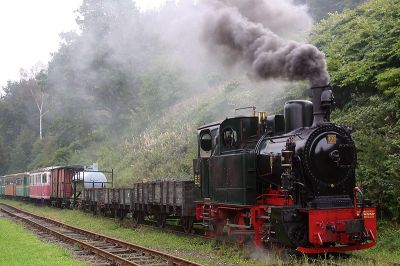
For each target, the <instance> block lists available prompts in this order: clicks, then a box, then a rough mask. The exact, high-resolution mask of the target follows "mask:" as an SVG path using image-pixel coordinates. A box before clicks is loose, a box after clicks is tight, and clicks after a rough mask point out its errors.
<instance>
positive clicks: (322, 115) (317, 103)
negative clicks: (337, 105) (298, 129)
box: [310, 85, 334, 126]
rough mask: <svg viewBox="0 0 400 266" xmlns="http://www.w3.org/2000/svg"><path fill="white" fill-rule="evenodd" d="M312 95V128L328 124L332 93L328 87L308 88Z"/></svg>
mask: <svg viewBox="0 0 400 266" xmlns="http://www.w3.org/2000/svg"><path fill="white" fill-rule="evenodd" d="M310 90H311V93H312V100H311V101H312V103H313V105H314V113H313V115H314V122H313V126H316V125H318V124H321V123H324V122H329V120H330V113H331V105H332V104H333V100H334V98H333V92H332V87H331V86H330V85H327V86H323V87H312V88H310Z"/></svg>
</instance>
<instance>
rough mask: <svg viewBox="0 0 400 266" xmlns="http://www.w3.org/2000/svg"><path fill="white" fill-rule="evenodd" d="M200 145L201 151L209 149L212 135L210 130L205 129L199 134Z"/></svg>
mask: <svg viewBox="0 0 400 266" xmlns="http://www.w3.org/2000/svg"><path fill="white" fill-rule="evenodd" d="M200 147H201V149H202V150H203V151H210V150H211V148H212V137H211V132H210V130H205V131H204V132H201V134H200Z"/></svg>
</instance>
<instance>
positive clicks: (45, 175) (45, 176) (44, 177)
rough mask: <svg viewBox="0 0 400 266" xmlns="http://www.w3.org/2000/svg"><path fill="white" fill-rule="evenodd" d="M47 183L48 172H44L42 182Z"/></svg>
mask: <svg viewBox="0 0 400 266" xmlns="http://www.w3.org/2000/svg"><path fill="white" fill-rule="evenodd" d="M46 183H47V174H42V184H46Z"/></svg>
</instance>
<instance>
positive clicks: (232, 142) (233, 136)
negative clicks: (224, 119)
mask: <svg viewBox="0 0 400 266" xmlns="http://www.w3.org/2000/svg"><path fill="white" fill-rule="evenodd" d="M222 141H223V143H224V146H225V147H226V148H233V147H235V146H236V144H237V133H236V130H234V129H233V128H231V127H228V128H225V129H224V130H223V131H222Z"/></svg>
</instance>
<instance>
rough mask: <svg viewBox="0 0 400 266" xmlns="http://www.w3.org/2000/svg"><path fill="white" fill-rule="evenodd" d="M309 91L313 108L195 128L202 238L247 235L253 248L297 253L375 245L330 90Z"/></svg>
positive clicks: (372, 220)
mask: <svg viewBox="0 0 400 266" xmlns="http://www.w3.org/2000/svg"><path fill="white" fill-rule="evenodd" d="M311 91H312V94H313V96H312V102H310V101H300V100H297V101H290V102H287V103H286V104H285V107H284V115H272V116H266V115H265V113H264V112H260V113H258V117H256V115H255V112H254V114H253V116H249V117H234V118H229V119H225V120H224V121H222V122H220V123H213V124H210V125H206V126H203V127H200V128H199V129H198V135H199V138H198V141H199V149H198V158H197V159H195V160H194V169H195V171H194V172H195V173H194V175H195V183H196V184H197V185H198V186H200V190H201V200H200V201H198V202H196V219H197V220H201V221H203V223H204V225H205V226H206V228H207V231H206V232H207V234H208V235H210V236H220V235H224V234H228V235H232V236H235V237H236V238H237V239H239V240H240V241H245V240H246V238H248V236H249V235H250V236H251V238H252V239H254V241H255V243H256V244H257V245H259V246H263V245H266V244H268V243H274V242H275V243H280V244H284V245H286V246H291V247H294V248H295V249H296V250H298V251H300V252H303V253H320V252H334V251H349V250H357V249H363V248H368V247H371V246H373V245H375V244H376V217H375V208H374V207H372V206H371V205H370V204H367V202H366V201H365V200H363V198H362V193H361V190H360V189H359V188H357V187H356V186H355V166H356V162H357V157H356V147H355V145H354V142H353V140H352V137H351V135H350V130H349V129H348V128H346V127H341V126H337V125H335V124H333V123H331V122H330V121H329V116H330V107H331V105H332V104H333V100H334V99H333V93H332V90H331V88H330V87H314V88H312V89H311ZM253 111H254V110H253ZM358 195H360V197H359V198H360V199H358V198H357V196H358Z"/></svg>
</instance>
